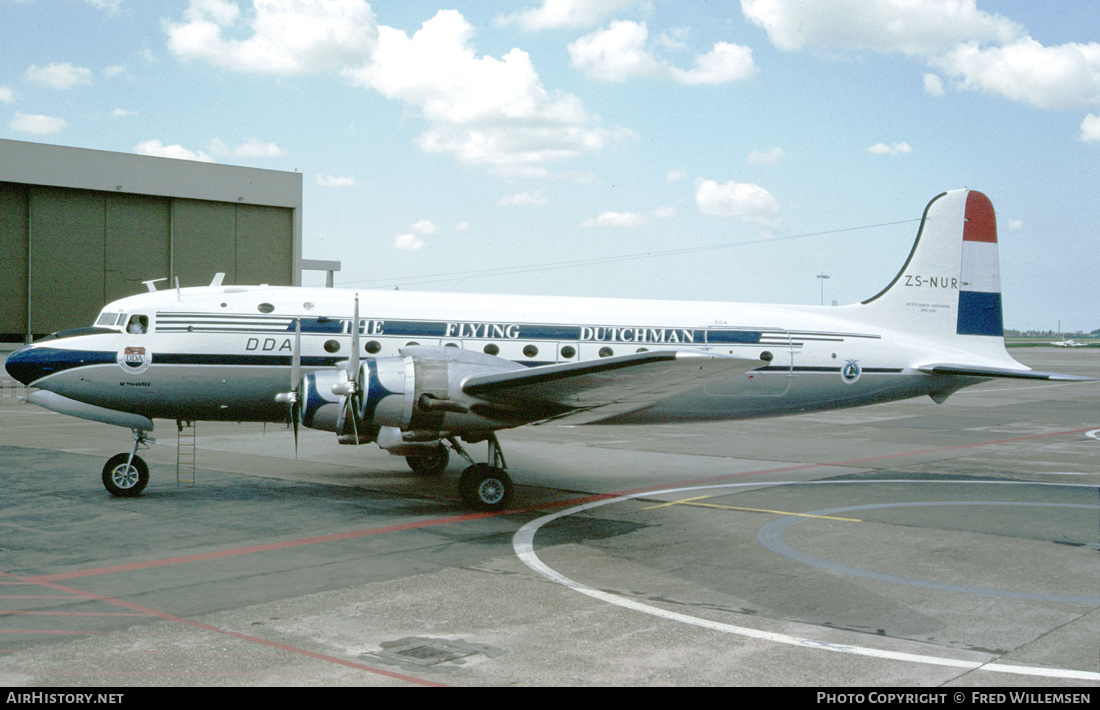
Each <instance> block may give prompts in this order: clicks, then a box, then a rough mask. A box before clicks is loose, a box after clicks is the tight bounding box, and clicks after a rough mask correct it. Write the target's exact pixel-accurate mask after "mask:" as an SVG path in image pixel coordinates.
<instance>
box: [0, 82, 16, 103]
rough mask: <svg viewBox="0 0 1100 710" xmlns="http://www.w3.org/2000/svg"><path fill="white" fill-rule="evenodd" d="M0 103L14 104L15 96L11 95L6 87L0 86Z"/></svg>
mask: <svg viewBox="0 0 1100 710" xmlns="http://www.w3.org/2000/svg"><path fill="white" fill-rule="evenodd" d="M0 103H5V104H13V103H15V94H13V93H12V90H11V89H10V88H8V87H7V86H0Z"/></svg>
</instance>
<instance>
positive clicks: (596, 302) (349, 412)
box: [7, 190, 1088, 510]
mask: <svg viewBox="0 0 1100 710" xmlns="http://www.w3.org/2000/svg"><path fill="white" fill-rule="evenodd" d="M151 283H152V282H150V285H149V289H150V291H151V292H150V293H143V294H141V295H137V296H131V297H128V298H123V299H121V300H118V301H115V302H113V303H110V304H108V305H107V306H106V307H105V308H104V309H103V310H102V312H101V313H100V315H99V317H98V319H97V320H96V322H95V325H93V326H92V327H88V328H77V329H75V330H69V331H64V332H60V333H57V334H55V335H52V336H49V337H47V338H44V339H42V340H40V341H38V342H35V343H33V344H30V345H26V346H24V347H22V348H20V349H19V350H17V351H15V352H14V353H12V354H11V355H10V356H9V358H8V361H7V369H8V371H9V372H10V373H11V374H12V376H13V377H15V378H16V379H18V380H19V381H21V382H23V383H25V384H27V385H28V386H31V387H33V388H37V391H35V392H33V393H32V394H30V395H29V397H28V399H29V400H30V401H31V402H33V403H35V404H39V405H41V406H43V407H46V408H47V409H51V410H54V411H57V412H62V413H64V414H69V415H73V416H77V417H84V418H87V419H92V420H96V421H101V422H108V423H111V424H117V425H119V426H124V427H128V428H130V429H132V430H133V433H134V443H133V446H132V447H131V449H130V451H129V452H128V453H121V454H119V455H117V456H115V457H113V458H111V459H110V460H109V461H108V462H107V465H106V466H105V467H104V469H103V483H104V485H105V486H106V487H107V489H108V490H109V491H110V492H111V493H112V494H114V495H116V496H134V495H137V494H139V493H140V492H141V491H142V489H143V488H144V487H145V485H146V483H147V481H148V477H149V473H148V467H147V466H146V464H145V463H144V461H142V460H141V458H140V457H138V456H137V455H136V454H137V451H138V449H139V447H141V446H144V445H146V442H147V441H148V435H149V432H151V431H152V430H153V419H156V418H162V419H176V420H184V421H198V420H213V421H255V422H278V421H286V420H287V419H288V418H289V420H290V422H292V423H293V426H294V432H295V446H297V432H298V426H299V425H302V426H306V427H310V428H313V429H320V430H323V431H330V432H334V433H335V434H336V435H337V441H338V442H340V443H352V444H360V443H367V442H375V443H377V444H378V446H380V447H381V448H383V449H385V450H386V451H388V452H390V453H392V454H395V455H399V456H405V457H406V460H407V462H408V464H409V465H410V466H411V467H412V469H413V470H414V471H416V472H418V473H424V474H433V473H439V472H441V471H443V469H444V468H445V467H446V466H447V463H448V459H449V455H450V454H449V449H450V450H454V451H455V452H457V453H458V454H459V455H460V456H462V457H463V458H465V459H467V460H468V461H469V462H470V466H469V467H468V468H466V469H465V471H464V472H463V473H462V475H461V478H460V480H459V491H460V493H461V496H462V498H463V500H464V501H465V502H466V503H467V504H468V505H470V506H472V507H474V508H477V509H482V510H499V509H502V508H504V507H505V506H507V505H508V503H509V501H510V499H511V498H512V492H513V484H512V481H511V478H510V477H509V474H508V473H507V471H506V464H505V461H504V456H503V454H502V452H501V447H500V444H499V441H498V439H497V434H496V432H497V431H499V430H501V429H509V428H512V427H517V426H521V425H524V424H533V423H541V422H549V421H555V422H557V421H568V422H571V423H595V422H605V423H616V424H645V423H653V422H685V423H687V422H701V421H712V420H727V419H747V418H755V417H767V416H776V415H786V414H800V413H803V412H815V411H822V410H829V409H838V408H844V407H858V406H862V405H868V404H877V403H880V402H889V401H894V400H900V399H905V398H909V397H917V396H920V395H928V396H930V397H932V399H934V400H935V401H936V402H943V401H944V400H945V399H947V397H948V396H949V395H950V394H952V393H953V392H955V391H957V390H959V389H961V388H963V387H967V386H970V385H973V384H977V383H979V382H983V381H985V380H988V379H990V378H997V377H1010V378H1024V379H1039V380H1065V381H1069V380H1087V379H1088V378H1081V377H1074V376H1068V375H1058V374H1052V373H1043V372H1035V371H1032V370H1030V369H1029V368H1027V367H1025V366H1023V365H1021V364H1020V363H1018V362H1016V361H1015V360H1013V359H1012V358H1011V357H1010V356H1009V355H1008V353H1007V352H1006V350H1005V347H1004V339H1003V323H1002V315H1001V285H1000V267H999V264H998V255H997V228H996V218H995V216H994V212H993V206H992V204H991V203H990V201H989V199H988V198H987V197H986V196H985V195H983V194H982V193H980V192H975V191H970V190H957V191H953V192H947V193H944V194H941V195H939V196H937V197H936V198H935V199H933V200H932V201H931V202H930V203H929V205H928V207H927V208H926V209H925V212H924V217H923V220H922V222H921V226H920V230H919V232H918V233H917V238H916V241H915V243H914V245H913V249H912V252H911V253H910V255H909V258H908V259H907V260H906V262H905V265H904V266H903V267H902V269H901V271H900V272H899V273H898V275H897V276H896V277H895V278H894V280H893V281H892V282H891V283H890V284H889V285H888V286H887V287H886V288H885V289H883V290H882V291H881V292H880V293H879V294H877V295H875V296H873V297H872V298H869V299H867V300H866V301H864V302H862V303H858V304H852V305H848V306H839V307H833V306H825V307H821V306H787V305H751V304H736V303H719V302H698V303H685V302H670V301H646V300H626V299H595V298H573V297H533V296H486V295H469V294H461V293H452V294H443V293H412V292H409V291H363V292H355V291H347V290H339V289H320V288H294V287H267V286H222V285H220V284H221V280H220V278H215V283H213V284H211V286H208V287H197V288H179V287H178V285H177V287H176V288H175V289H170V290H160V291H156V290H154V289H155V287H154V286H153V285H151ZM463 442H464V443H466V444H472V443H478V442H487V446H488V457H487V463H476V462H474V460H473V459H472V458H471V457H470V455H469V454H468V453H467V451H466V449H465V448H464V447H463V446H462V443H463Z"/></svg>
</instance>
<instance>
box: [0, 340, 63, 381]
mask: <svg viewBox="0 0 1100 710" xmlns="http://www.w3.org/2000/svg"><path fill="white" fill-rule="evenodd" d="M4 368H5V369H6V370H7V371H8V374H9V375H11V376H12V377H14V378H15V379H17V380H19V381H20V382H22V383H23V384H25V385H29V384H31V383H32V382H34V381H35V380H38V379H40V378H42V377H43V376H45V375H47V374H49V373H50V372H53V371H54V370H55V368H53V367H51V366H50V364H49V362H48V361H47V360H46V359H45V358H44V357H42V353H41V352H40V349H39V348H35V347H34V346H33V345H24V346H23V347H21V348H19V349H18V350H16V351H15V352H13V353H11V354H10V355H8V359H7V362H5V363H4Z"/></svg>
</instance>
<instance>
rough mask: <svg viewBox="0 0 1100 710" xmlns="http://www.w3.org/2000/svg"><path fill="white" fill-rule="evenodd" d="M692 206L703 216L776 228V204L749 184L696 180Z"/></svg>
mask: <svg viewBox="0 0 1100 710" xmlns="http://www.w3.org/2000/svg"><path fill="white" fill-rule="evenodd" d="M695 204H696V206H698V208H699V211H700V212H702V213H703V214H707V215H712V216H714V217H737V218H738V219H741V220H744V221H745V222H750V223H752V224H758V225H761V226H765V227H774V226H777V225H778V224H779V221H780V220H779V216H778V215H779V201H778V200H776V199H775V196H774V195H772V194H771V193H770V192H768V191H767V190H765V189H764V188H762V187H760V186H759V185H753V184H752V183H744V182H733V181H730V182H727V183H724V184H721V185H719V184H718V183H717V182H716V181H714V180H703V179H700V180H697V181H696V184H695Z"/></svg>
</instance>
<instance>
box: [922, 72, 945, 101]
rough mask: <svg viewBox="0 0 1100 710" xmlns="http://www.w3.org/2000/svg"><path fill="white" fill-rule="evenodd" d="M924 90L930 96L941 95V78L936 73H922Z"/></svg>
mask: <svg viewBox="0 0 1100 710" xmlns="http://www.w3.org/2000/svg"><path fill="white" fill-rule="evenodd" d="M922 77H923V79H924V91H925V93H929V94H931V95H932V96H943V79H941V78H940V77H939V75H938V74H924V75H922Z"/></svg>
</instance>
